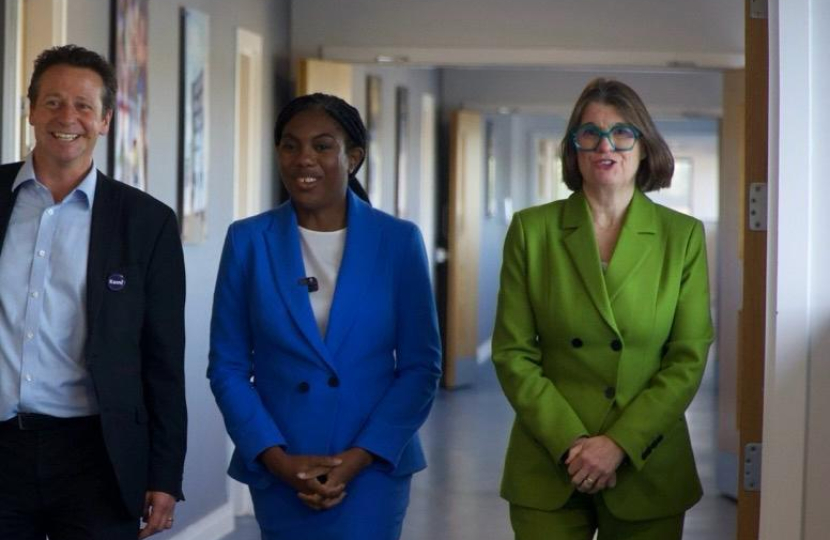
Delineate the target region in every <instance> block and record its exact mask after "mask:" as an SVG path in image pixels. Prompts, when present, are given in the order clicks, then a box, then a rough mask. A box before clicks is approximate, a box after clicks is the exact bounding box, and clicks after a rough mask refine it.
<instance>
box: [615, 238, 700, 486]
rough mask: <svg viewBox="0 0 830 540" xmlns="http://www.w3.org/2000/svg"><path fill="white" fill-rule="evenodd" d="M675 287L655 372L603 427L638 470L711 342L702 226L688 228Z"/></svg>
mask: <svg viewBox="0 0 830 540" xmlns="http://www.w3.org/2000/svg"><path fill="white" fill-rule="evenodd" d="M690 231H691V232H690V235H689V238H688V240H687V243H686V251H685V258H684V260H683V263H682V264H683V273H682V276H681V281H680V291H679V295H678V299H677V307H676V309H675V314H674V321H673V323H672V327H671V332H670V334H669V339H668V341H667V342H666V344H665V349H664V353H665V354H664V355H663V359H662V362H661V366H660V370H659V371H658V372H657V373H656V374H655V375H654V376H653V377H652V379H651V381H649V384H648V386H647V387H646V389H645V390H643V391H642V392H640V393H639V394H638V395H637V397H635V398H634V399H633V400H632V401H631V402H630V403H629V404H628V406H627V407H626V408H625V410H624V411H623V412H622V414H621V415H620V417H619V418H618V419H617V420H616V422H614V424H613V425H612V426H611V427H610V428H609V429H608V430H607V431H606V433H605V434H606V435H607V436H608V437H610V438H611V439H613V440H614V441H615V442H616V443H617V444H618V445H619V446H620V447H621V448H622V449H623V450H624V451H625V453H626V454H627V455H628V458H629V460H630V461H631V463H632V464H633V465H634V467H635V468H636V469H637V470H640V469H642V468H643V467H644V466H645V463H646V459H647V458H648V456H649V454H650V453H651V451H652V450H653V449H654V448H655V447H656V446H657V445H658V444H660V441H662V439H663V435H662V434H663V433H666V432H667V431H668V430H669V428H671V427H672V426H673V425H675V423H676V422H677V420H678V418H681V417H682V416H683V414H684V413H685V411H686V409H687V408H688V406H689V404H690V403H691V401H692V398H694V395H695V393H696V392H697V389H698V386H700V381H701V379H702V377H703V371H704V369H705V367H706V357H707V354H708V351H709V345H710V344H711V342H712V338H713V330H712V320H711V315H710V312H709V276H708V269H707V264H706V243H705V236H704V233H703V224H702V223H700V222H697V224H696V226H695V227H694V228H691V229H690Z"/></svg>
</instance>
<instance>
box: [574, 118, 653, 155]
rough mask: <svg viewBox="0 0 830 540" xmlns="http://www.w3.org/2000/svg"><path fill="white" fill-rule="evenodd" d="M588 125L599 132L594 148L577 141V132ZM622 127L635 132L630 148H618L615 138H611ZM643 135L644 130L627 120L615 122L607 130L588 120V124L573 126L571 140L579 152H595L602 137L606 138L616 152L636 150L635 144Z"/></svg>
mask: <svg viewBox="0 0 830 540" xmlns="http://www.w3.org/2000/svg"><path fill="white" fill-rule="evenodd" d="M588 126H591V127H593V128H594V129H596V130H597V133H598V134H599V139H597V144H596V146H594V147H593V148H583V147H581V146H579V143H578V142H576V134H577V132H578V131H579V130H581V129H582V128H584V127H588ZM621 127H623V128H628V129H630V130H631V131H632V132H633V133H634V142H633V143H631V146H629V147H628V148H617V145H616V144H614V139H612V138H611V132H612V131H614V130H615V129H617V128H621ZM642 136H643V132H642V131H640V130H639V129H638V128H637V126H635V125H633V124H629V123H627V122H619V123H617V124H614V125H613V126H611V127H610V128H608V129H607V130H602V129H600V128H599V126H598V125H596V124H594V123H593V122H588V123H586V124H580V125H578V126H576V127H575V128H573V130H571V142H572V143H573V145H574V148H576V149H577V151H579V152H593V151H594V150H596V149H597V148H599V145H600V144H601V143H602V139H605V140H607V141H608V144H610V145H611V149H612V150H613V151H614V152H630V151H632V150H634V146H635V145H636V144H637V141H638V140H640V138H641V137H642Z"/></svg>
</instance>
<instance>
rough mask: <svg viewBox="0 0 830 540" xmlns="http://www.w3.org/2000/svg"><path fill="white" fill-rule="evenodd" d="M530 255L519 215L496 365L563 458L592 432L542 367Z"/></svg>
mask: <svg viewBox="0 0 830 540" xmlns="http://www.w3.org/2000/svg"><path fill="white" fill-rule="evenodd" d="M526 257H527V236H526V231H525V229H524V226H523V223H522V215H521V214H516V216H515V217H514V218H513V221H512V222H511V224H510V228H509V229H508V231H507V237H506V238H505V242H504V256H503V259H502V269H501V285H500V287H499V297H498V306H497V308H496V322H495V328H494V329H493V352H492V355H493V363H494V364H495V367H496V374H497V375H498V378H499V382H500V383H501V386H502V389H503V390H504V393H505V395H506V396H507V400H508V401H509V402H510V405H511V406H512V407H513V409H514V410H515V411H516V417H517V419H518V421H519V422H520V423H521V425H522V426H523V427H524V428H525V429H526V430H527V431H528V432H529V433H530V434H531V435H532V436H533V438H534V439H536V441H538V442H539V444H541V445H542V446H544V447H545V449H546V450H547V451H548V453H549V454H550V456H551V458H552V459H553V460H554V461H556V462H559V461H560V460H561V459H562V457H563V456H564V455H565V454H566V452H567V451H568V449H569V448H570V447H571V445H572V444H573V442H574V441H575V440H576V439H577V438H579V437H581V436H583V435H588V430H587V429H586V428H585V426H584V425H583V423H582V420H580V418H579V416H578V415H577V414H576V412H575V411H574V410H573V408H572V407H571V405H570V404H569V403H568V402H567V400H566V399H565V398H564V396H562V394H561V393H560V392H559V390H558V389H557V388H556V385H555V384H554V383H553V381H551V380H550V379H549V378H547V377H546V376H545V375H544V373H543V371H542V353H541V350H540V347H539V343H538V339H537V338H538V330H537V320H536V315H535V314H534V312H533V306H532V303H531V296H530V284H529V277H528V276H529V273H528V268H527V258H526ZM541 324H544V321H542V323H541Z"/></svg>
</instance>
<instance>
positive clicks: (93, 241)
mask: <svg viewBox="0 0 830 540" xmlns="http://www.w3.org/2000/svg"><path fill="white" fill-rule="evenodd" d="M114 182H115V180H112V179H110V178H109V177H107V176H105V175H104V174H102V173H101V172H100V171H99V172H98V179H97V181H96V185H95V200H94V201H93V203H92V222H91V223H90V231H89V254H88V256H87V266H86V310H87V311H86V316H87V321H88V335H91V334H92V331H93V329H94V327H95V320H96V316H97V314H98V310H99V309H100V307H101V301H102V299H103V294H104V281H105V280H106V278H107V276H106V272H107V262H108V261H109V255H110V251H111V250H112V249H114V248H117V249H120V248H121V246H120V244H119V243H120V242H121V241H122V240H123V239H122V235H121V234H120V231H119V229H120V228H119V226H118V218H119V216H120V215H121V197H120V196H119V193H118V190H117V189H116V186H115V185H114Z"/></svg>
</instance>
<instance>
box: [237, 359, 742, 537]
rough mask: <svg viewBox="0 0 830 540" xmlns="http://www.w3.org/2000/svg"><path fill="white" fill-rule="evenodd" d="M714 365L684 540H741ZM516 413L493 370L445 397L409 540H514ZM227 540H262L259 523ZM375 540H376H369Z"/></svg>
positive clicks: (699, 401)
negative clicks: (506, 469)
mask: <svg viewBox="0 0 830 540" xmlns="http://www.w3.org/2000/svg"><path fill="white" fill-rule="evenodd" d="M714 367H715V365H714V364H711V363H710V365H709V368H708V369H707V375H706V377H705V379H704V382H703V386H702V387H701V390H700V392H699V393H698V395H697V397H696V398H695V401H694V403H693V404H692V407H691V409H690V411H689V413H688V418H689V424H690V426H691V431H692V440H693V441H694V443H695V456H696V457H697V463H698V468H699V471H700V476H701V479H702V481H703V488H704V491H705V492H706V495H705V496H704V498H703V500H702V501H701V502H700V503H699V504H698V505H697V506H695V507H694V508H693V509H692V511H691V512H689V513H688V514H687V516H686V526H685V533H684V536H683V538H684V540H734V538H735V504H734V503H733V502H732V501H730V500H729V499H726V498H724V497H721V496H720V495H718V493H717V490H716V488H715V477H714V471H715V457H716V449H715V440H714V437H715V416H716V409H715V395H716V391H715V390H716V388H715V384H714V377H713V374H714V371H715V370H714V369H713V368H714ZM512 420H513V413H512V411H511V409H510V407H509V405H508V403H507V401H506V399H505V398H504V396H503V395H502V393H501V390H500V389H499V386H498V382H497V381H496V378H495V373H494V371H493V368H492V366H491V364H489V363H487V364H484V365H482V366H480V367H479V372H478V380H477V381H476V384H475V386H473V387H471V388H467V389H461V390H456V391H453V392H447V391H441V392H440V393H439V394H438V398H437V400H436V402H435V406H434V408H433V410H432V413H431V415H430V417H429V420H428V421H427V423H426V425H425V426H424V428H423V429H422V430H421V436H422V439H423V443H424V448H425V449H426V452H427V459H428V460H429V467H428V468H427V469H426V470H425V471H423V472H421V473H419V474H417V475H416V476H415V480H414V482H413V487H412V497H411V503H410V506H409V512H408V514H407V518H406V522H405V524H404V533H403V540H510V539H512V538H513V536H512V532H511V530H510V524H509V522H508V511H507V503H505V502H504V501H503V500H502V499H500V498H499V496H498V486H499V479H500V476H501V469H502V460H503V456H504V449H505V446H506V444H507V436H508V432H509V429H510V424H511V422H512ZM238 527H239V528H238V529H237V531H236V532H234V533H233V534H231V535H228V536H227V537H225V538H224V539H223V540H258V539H259V534H258V530H257V527H256V523H255V522H254V520H253V519H252V518H241V519H239V520H238ZM367 540H371V539H367Z"/></svg>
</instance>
